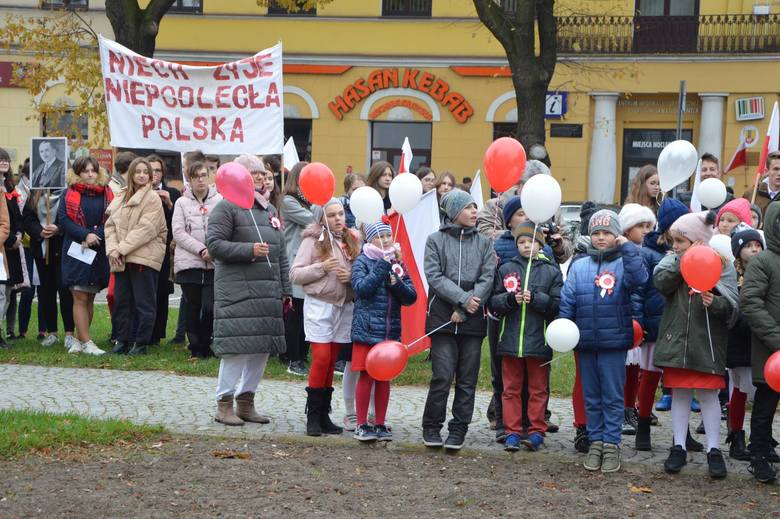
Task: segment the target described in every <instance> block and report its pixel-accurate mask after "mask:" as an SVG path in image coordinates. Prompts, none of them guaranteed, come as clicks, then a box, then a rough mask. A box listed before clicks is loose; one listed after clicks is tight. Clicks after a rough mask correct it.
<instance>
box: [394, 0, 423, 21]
mask: <svg viewBox="0 0 780 519" xmlns="http://www.w3.org/2000/svg"><path fill="white" fill-rule="evenodd" d="M431 3H432V2H431V0H382V16H410V17H418V18H430V16H431Z"/></svg>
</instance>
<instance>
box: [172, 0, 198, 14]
mask: <svg viewBox="0 0 780 519" xmlns="http://www.w3.org/2000/svg"><path fill="white" fill-rule="evenodd" d="M170 12H172V13H202V12H203V0H176V1H175V2H174V3H173V5H172V6H171V8H170Z"/></svg>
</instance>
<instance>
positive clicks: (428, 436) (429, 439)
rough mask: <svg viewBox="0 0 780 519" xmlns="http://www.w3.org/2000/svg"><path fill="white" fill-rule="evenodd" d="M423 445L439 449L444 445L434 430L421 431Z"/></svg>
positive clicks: (438, 433)
mask: <svg viewBox="0 0 780 519" xmlns="http://www.w3.org/2000/svg"><path fill="white" fill-rule="evenodd" d="M423 445H425V446H426V447H441V446H442V445H444V440H442V439H441V433H440V432H439V431H437V430H436V429H423Z"/></svg>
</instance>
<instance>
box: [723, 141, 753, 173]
mask: <svg viewBox="0 0 780 519" xmlns="http://www.w3.org/2000/svg"><path fill="white" fill-rule="evenodd" d="M747 148H748V146H747V143H746V142H745V139H742V138H740V141H739V146H737V151H735V152H734V155H732V156H731V160H730V161H729V163H728V164H726V167H725V168H723V172H724V173H728V172H729V171H731V170H732V169H737V168H738V167H740V166H745V165H747Z"/></svg>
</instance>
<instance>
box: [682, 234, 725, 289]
mask: <svg viewBox="0 0 780 519" xmlns="http://www.w3.org/2000/svg"><path fill="white" fill-rule="evenodd" d="M680 270H681V271H682V275H683V279H685V282H686V283H688V285H689V286H690V287H691V288H693V289H695V290H698V291H699V292H709V291H710V290H712V289H713V288H714V287H715V285H717V284H718V281H720V273H721V271H722V270H723V263H722V262H721V259H720V255H719V254H718V253H717V252H715V250H714V249H712V248H710V247H708V246H706V245H694V246H693V247H691V248H690V249H688V250H687V251H685V254H683V257H682V260H681V261H680Z"/></svg>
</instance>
